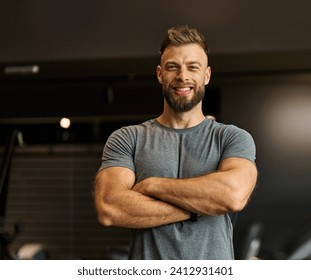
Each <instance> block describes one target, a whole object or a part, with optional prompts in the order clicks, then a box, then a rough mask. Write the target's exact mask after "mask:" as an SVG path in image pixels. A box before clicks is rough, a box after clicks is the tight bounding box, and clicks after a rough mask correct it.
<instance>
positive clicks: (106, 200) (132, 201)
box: [94, 167, 190, 228]
mask: <svg viewBox="0 0 311 280" xmlns="http://www.w3.org/2000/svg"><path fill="white" fill-rule="evenodd" d="M134 183H135V174H134V172H133V171H131V170H130V169H128V168H123V167H110V168H107V169H104V170H102V171H100V172H99V173H98V174H97V176H96V181H95V193H94V195H95V206H96V210H97V213H98V218H99V221H100V222H101V223H102V224H103V225H105V226H120V227H128V228H146V227H154V226H159V225H163V224H168V223H173V222H178V221H183V220H187V219H189V216H190V214H189V211H186V210H183V209H181V208H179V207H177V206H174V205H171V204H170V203H167V202H164V201H160V200H157V199H154V198H151V197H148V196H146V195H144V194H141V193H139V192H136V191H133V190H132V187H133V185H134Z"/></svg>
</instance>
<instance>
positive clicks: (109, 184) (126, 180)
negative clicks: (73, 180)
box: [95, 167, 135, 203]
mask: <svg viewBox="0 0 311 280" xmlns="http://www.w3.org/2000/svg"><path fill="white" fill-rule="evenodd" d="M134 183H135V174H134V172H133V171H132V170H130V169H129V168H126V167H109V168H106V169H103V170H101V171H99V172H98V174H97V176H96V180H95V198H96V203H99V202H100V201H103V200H105V199H109V197H114V195H115V194H117V193H118V192H120V191H124V190H130V189H131V188H132V187H133V185H134ZM98 200H100V201H98Z"/></svg>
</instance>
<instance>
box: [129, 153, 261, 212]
mask: <svg viewBox="0 0 311 280" xmlns="http://www.w3.org/2000/svg"><path fill="white" fill-rule="evenodd" d="M256 180H257V169H256V167H255V165H254V164H253V163H252V162H250V161H249V160H247V159H242V158H228V159H225V160H223V161H222V162H221V163H220V165H219V168H218V170H217V172H215V173H210V174H208V175H204V176H200V177H195V178H188V179H171V178H157V177H151V178H147V179H145V180H143V181H141V182H139V183H138V184H136V185H135V186H134V187H133V190H135V191H137V192H139V193H142V194H145V195H147V196H150V197H154V198H157V199H160V200H162V201H166V202H169V203H171V204H173V205H176V206H177V207H180V208H183V209H185V210H188V211H191V212H195V213H198V214H202V215H219V214H223V213H227V212H236V211H240V210H242V209H243V208H244V207H245V205H246V204H247V202H248V200H249V197H250V195H251V193H252V191H253V189H254V187H255V185H256Z"/></svg>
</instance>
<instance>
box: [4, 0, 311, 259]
mask: <svg viewBox="0 0 311 280" xmlns="http://www.w3.org/2000/svg"><path fill="white" fill-rule="evenodd" d="M310 9H311V4H310V1H308V0H302V1H293V0H284V1H282V2H280V1H260V2H256V3H254V2H253V1H246V0H238V1H217V2H216V1H203V0H197V1H191V2H189V3H186V2H185V3H183V2H181V1H175V0H173V1H164V0H163V1H162V0H157V1H143V0H134V1H126V0H123V1H122V0H114V1H99V0H95V1H88V2H85V1H71V0H70V1H55V0H54V1H50V0H45V1H35V0H31V1H27V3H26V2H25V3H24V2H20V1H12V0H11V1H8V0H7V1H6V0H5V1H1V3H0V163H1V166H2V173H1V175H2V179H1V181H0V182H1V186H2V189H1V199H0V202H1V203H0V210H1V213H0V214H1V217H0V218H1V219H0V228H1V231H0V233H1V244H2V245H1V248H2V249H1V252H2V253H1V256H2V258H4V257H7V255H6V252H5V251H7V250H6V249H7V248H6V245H9V249H10V252H11V254H12V256H13V257H16V256H17V253H18V250H19V249H20V248H21V247H22V246H23V245H25V244H30V243H36V244H40V245H42V248H44V251H45V252H46V253H47V255H46V256H47V257H48V258H51V259H120V258H124V257H125V255H126V250H127V246H128V238H129V235H130V232H129V230H125V229H119V228H104V227H102V226H100V225H99V224H98V221H97V217H96V213H95V210H94V206H93V201H92V185H93V180H94V177H95V174H96V171H97V169H98V167H99V165H100V158H101V153H102V148H103V145H104V143H105V140H106V139H107V137H108V136H109V135H110V133H111V132H112V131H113V130H115V129H117V128H119V127H120V126H123V125H127V124H135V123H139V122H142V121H144V120H146V119H149V118H152V117H155V116H157V115H158V114H160V113H161V110H162V94H161V87H160V86H159V85H158V83H157V81H156V77H155V69H156V65H157V63H158V59H159V57H158V47H159V44H160V42H161V40H162V38H163V36H164V33H165V31H166V29H167V28H169V27H171V26H173V25H178V24H188V25H190V26H194V27H197V28H198V29H199V30H200V31H202V32H203V33H204V34H206V36H207V38H208V42H209V46H210V58H209V62H210V65H211V67H212V72H213V73H212V79H211V83H210V85H209V86H208V87H207V89H206V98H205V100H204V111H205V112H206V114H212V115H214V116H216V118H217V120H218V121H221V122H225V123H233V124H236V125H238V126H240V127H242V128H245V129H246V130H248V131H249V132H250V133H251V134H252V135H253V137H254V139H255V142H256V145H257V164H258V170H259V181H258V186H257V189H256V191H255V193H254V195H253V197H252V200H251V202H250V204H249V205H248V206H247V207H246V209H245V210H244V211H243V212H242V213H240V215H239V217H238V220H237V224H236V227H235V247H236V253H237V258H244V257H245V248H246V247H247V246H248V245H249V243H248V242H249V240H248V238H249V237H250V235H251V234H250V232H249V230H250V229H253V230H254V226H258V225H259V226H260V232H257V233H258V235H257V237H258V239H259V242H260V248H261V249H260V251H259V256H260V257H261V258H264V259H286V258H288V257H289V256H290V255H291V254H292V253H293V252H294V250H295V249H296V248H298V247H299V245H301V244H303V242H304V241H305V240H309V238H310V227H311V203H310V199H311V188H310V186H311V176H310V171H311V170H310V169H311V148H310V147H311V37H310V34H309V33H310V28H311V19H310V15H309V11H310ZM62 117H68V118H70V119H71V122H72V124H71V126H70V128H69V129H64V128H61V127H60V125H59V121H60V119H61V118H62ZM14 131H15V132H14ZM14 133H16V134H14ZM12 135H13V136H14V139H13V140H12V138H11V136H12ZM10 140H12V141H13V142H11V144H12V143H13V149H11V150H10V151H11V157H9V158H10V160H9V161H8V164H7V165H5V163H6V162H5V159H6V158H8V157H6V156H7V155H8V153H7V152H8V151H9V149H8V147H9V143H10ZM4 167H6V168H4ZM3 170H5V171H6V172H4V171H3ZM255 229H256V228H255ZM16 230H17V232H18V234H17V235H16V236H14V234H15V232H16Z"/></svg>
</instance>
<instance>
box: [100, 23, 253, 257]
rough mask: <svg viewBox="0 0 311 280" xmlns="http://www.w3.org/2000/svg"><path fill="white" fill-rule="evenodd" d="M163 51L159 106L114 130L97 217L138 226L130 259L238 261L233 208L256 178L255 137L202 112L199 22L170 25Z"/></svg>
mask: <svg viewBox="0 0 311 280" xmlns="http://www.w3.org/2000/svg"><path fill="white" fill-rule="evenodd" d="M160 52H161V61H160V65H159V66H158V67H157V77H158V80H159V82H160V84H162V87H163V96H164V108H163V113H162V115H160V116H159V117H158V118H156V119H153V120H149V121H146V122H144V123H142V124H140V125H134V126H128V127H123V128H121V129H119V130H117V131H116V132H114V133H113V134H112V135H111V136H110V137H109V139H108V141H107V143H106V145H105V147H104V152H103V158H102V165H101V168H100V171H99V172H98V175H97V177H96V186H95V203H96V208H97V212H98V217H99V221H100V222H101V223H102V224H103V225H105V226H118V227H126V228H131V229H132V233H133V237H132V240H131V247H130V255H129V258H130V259H234V250H233V221H232V220H231V218H232V213H235V212H238V211H240V210H242V209H243V208H244V207H245V205H246V204H247V202H248V200H249V197H250V195H251V193H252V191H253V189H254V187H255V184H256V178H257V169H256V166H255V164H254V161H255V145H254V142H253V139H252V137H251V136H250V135H249V134H248V133H247V132H246V131H244V130H242V129H240V128H238V127H236V126H233V125H224V124H221V123H217V122H216V121H214V120H211V119H208V118H206V117H205V116H204V114H203V112H202V100H203V97H204V92H205V86H206V85H207V84H208V83H209V80H210V77H211V68H210V67H209V66H208V51H207V45H206V43H205V40H204V37H203V36H202V35H201V34H200V33H199V32H198V31H197V30H196V29H193V28H188V27H187V26H181V27H176V28H171V29H169V30H168V32H167V36H166V38H165V40H164V41H163V44H162V46H161V49H160Z"/></svg>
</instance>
